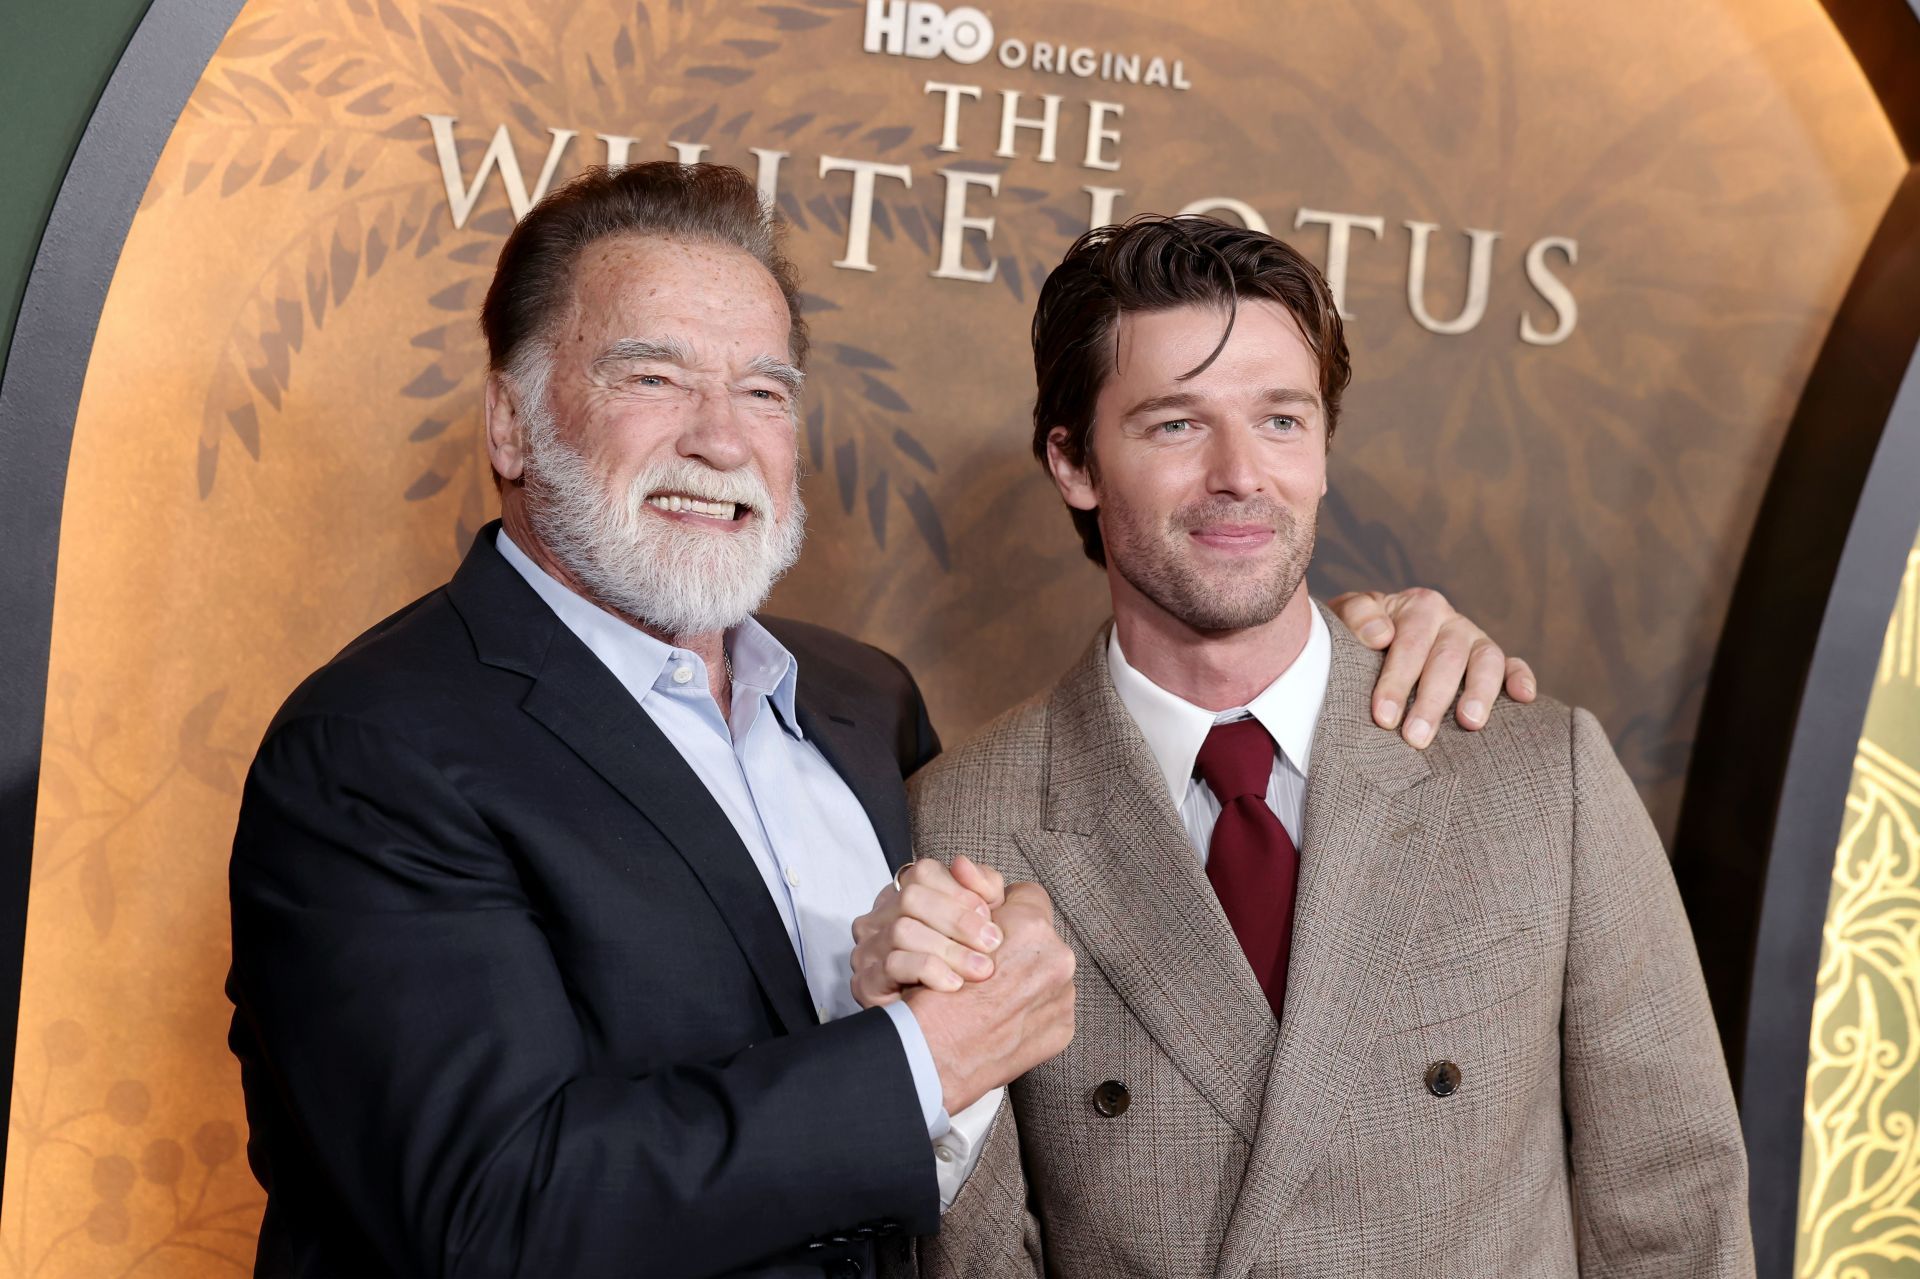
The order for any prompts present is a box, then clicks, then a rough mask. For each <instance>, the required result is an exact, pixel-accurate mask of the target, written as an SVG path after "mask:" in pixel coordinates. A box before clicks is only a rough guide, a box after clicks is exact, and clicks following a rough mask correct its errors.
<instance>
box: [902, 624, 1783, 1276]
mask: <svg viewBox="0 0 1920 1279" xmlns="http://www.w3.org/2000/svg"><path fill="white" fill-rule="evenodd" d="M1329 625H1330V627H1331V630H1332V633H1333V638H1334V647H1333V669H1332V676H1331V680H1330V683H1329V687H1328V690H1327V700H1326V705H1325V708H1324V709H1323V711H1322V713H1321V717H1320V723H1319V726H1318V729H1317V731H1316V733H1315V736H1314V744H1313V753H1312V757H1311V759H1312V763H1311V766H1310V769H1309V778H1308V790H1307V803H1306V819H1305V834H1304V838H1303V839H1302V854H1301V856H1302V862H1301V879H1300V888H1299V898H1298V908H1297V915H1296V920H1295V925H1294V935H1293V951H1292V962H1291V965H1290V967H1289V972H1288V986H1287V996H1286V1008H1285V1021H1284V1024H1281V1025H1278V1026H1276V1025H1275V1022H1274V1018H1273V1015H1272V1013H1271V1012H1270V1011H1269V1009H1268V1006H1267V1003H1266V1000H1265V999H1264V998H1263V997H1262V995H1261V992H1260V988H1259V986H1258V984H1257V983H1256V982H1255V980H1254V977H1253V973H1252V971H1251V970H1250V969H1249V968H1248V966H1247V964H1246V961H1245V960H1244V959H1243V958H1242V956H1241V952H1240V948H1239V945H1238V943H1237V942H1236V940H1235V938H1234V935H1233V932H1232V930H1231V929H1230V928H1229V926H1228V924H1227V921H1226V917H1225V916H1224V915H1223V914H1222V913H1221V911H1220V907H1219V904H1218V902H1217V900H1216V898H1215V896H1214V894H1213V891H1212V888H1211V886H1210V885H1209V884H1208V882H1207V879H1206V874H1205V871H1204V869H1203V867H1202V865H1201V862H1200V860H1199V859H1198V858H1197V857H1196V856H1195V854H1194V850H1193V848H1192V846H1191V844H1189V843H1188V841H1187V838H1186V835H1185V834H1184V832H1183V831H1182V829H1181V826H1180V821H1179V818H1178V816H1177V815H1176V813H1175V811H1174V808H1173V806H1172V804H1171V802H1170V800H1169V798H1168V795H1167V790H1166V785H1165V783H1164V781H1162V779H1161V775H1160V773H1159V772H1158V770H1157V769H1156V767H1155V765H1154V762H1153V758H1152V756H1151V754H1150V753H1149V751H1148V748H1147V744H1146V741H1145V740H1144V739H1143V738H1142V736H1141V735H1140V732H1139V730H1138V728H1137V727H1136V726H1135V725H1134V722H1133V720H1132V718H1131V717H1130V716H1129V715H1128V714H1127V712H1126V711H1125V709H1124V708H1123V707H1122V705H1121V703H1120V701H1119V699H1118V697H1117V696H1116V694H1115V693H1114V689H1113V683H1112V680H1111V678H1110V677H1109V675H1108V670H1107V662H1106V652H1105V642H1106V640H1105V636H1104V634H1103V635H1102V636H1101V637H1100V638H1099V639H1098V640H1097V641H1096V642H1095V643H1094V644H1093V646H1092V647H1091V648H1089V649H1088V650H1087V653H1086V655H1085V657H1083V658H1082V659H1081V660H1080V662H1079V664H1078V665H1077V666H1075V667H1074V669H1073V670H1072V671H1071V672H1069V673H1068V674H1067V676H1066V677H1065V678H1064V679H1063V680H1062V681H1061V682H1060V683H1059V685H1058V686H1057V687H1055V688H1054V690H1053V691H1052V693H1051V694H1050V695H1047V696H1044V697H1042V698H1040V699H1038V700H1035V701H1033V702H1031V703H1029V704H1027V705H1024V706H1021V707H1018V708H1016V709H1015V710H1013V711H1011V712H1009V713H1008V714H1006V715H1005V716H1003V717H1001V718H1000V719H999V720H998V721H996V722H995V723H994V724H993V725H991V726H990V727H989V728H988V729H987V730H986V731H985V732H983V733H982V734H981V735H980V736H979V737H978V738H976V739H975V740H974V741H973V742H971V743H970V744H968V745H967V746H965V747H963V748H961V749H959V750H955V751H953V752H951V753H949V754H947V755H945V756H943V757H941V758H940V759H938V760H936V761H935V762H934V763H933V764H932V765H930V766H929V767H928V768H927V769H926V770H925V771H923V772H922V773H921V774H920V775H919V777H918V778H917V779H916V780H915V784H914V788H913V800H914V804H913V807H914V835H915V843H916V846H917V851H918V852H919V854H920V855H921V856H936V857H940V858H942V859H951V858H953V857H954V856H956V855H958V854H961V853H965V854H967V855H968V856H970V857H973V858H976V859H978V860H980V861H982V862H985V863H988V864H990V865H992V866H994V867H996V868H998V869H999V870H1001V871H1002V872H1003V873H1005V874H1006V875H1007V877H1008V879H1009V880H1015V879H1033V880H1037V881H1039V883H1041V884H1042V885H1043V886H1045V888H1046V889H1047V891H1048V892H1049V893H1050V894H1051V895H1052V897H1053V901H1054V905H1055V907H1056V910H1057V912H1058V915H1059V919H1060V924H1061V933H1062V935H1063V936H1064V937H1065V938H1067V940H1068V941H1069V942H1070V944H1071V945H1072V946H1073V948H1074V950H1075V952H1076V954H1077V956H1078V958H1079V961H1080V963H1079V968H1078V972H1077V975H1076V980H1077V982H1078V988H1079V994H1078V1005H1077V1031H1076V1034H1075V1036H1074V1040H1073V1043H1072V1046H1071V1047H1069V1048H1068V1049H1067V1051H1066V1052H1065V1053H1063V1054H1061V1055H1060V1056H1059V1057H1057V1058H1055V1059H1054V1060H1053V1061H1050V1062H1048V1063H1047V1064H1045V1065H1044V1066H1041V1067H1040V1068H1039V1069H1037V1070H1035V1071H1033V1072H1031V1073H1030V1074H1028V1075H1026V1076H1025V1077H1023V1078H1022V1079H1020V1080H1018V1081H1016V1082H1015V1083H1014V1085H1013V1086H1012V1088H1011V1089H1010V1090H1009V1104H1008V1106H1006V1107H1003V1108H1002V1111H1001V1113H1000V1115H999V1117H998V1119H997V1120H996V1121H995V1125H994V1128H993V1130H992V1133H991V1136H990V1137H989V1139H988V1142H987V1146H986V1149H985V1151H984V1153H983V1155H982V1158H981V1161H980V1163H979V1165H978V1166H977V1167H976V1168H975V1170H974V1172H973V1175H972V1176H971V1178H970V1179H969V1181H968V1183H967V1185H966V1187H965V1189H964V1190H963V1192H962V1193H961V1195H960V1198H959V1199H958V1201H957V1202H956V1203H955V1204H954V1206H953V1209H952V1211H951V1212H949V1213H948V1215H947V1217H946V1219H945V1221H944V1223H943V1224H942V1227H941V1231H940V1234H939V1235H938V1236H937V1237H935V1238H933V1239H931V1240H924V1241H922V1243H921V1247H920V1266H921V1271H922V1273H923V1274H924V1275H928V1276H940V1277H942V1279H944V1277H947V1276H951V1277H953V1279H987V1277H991V1276H1001V1275H1025V1274H1032V1273H1035V1272H1037V1271H1039V1270H1041V1269H1042V1268H1044V1270H1045V1272H1047V1273H1049V1274H1055V1275H1066V1276H1096V1277H1099V1279H1106V1277H1108V1276H1153V1277H1154V1279H1169V1277H1173V1276H1206V1275H1220V1276H1229V1277H1231V1279H1245V1277H1247V1276H1259V1277H1260V1279H1281V1277H1283V1276H1284V1277H1285V1279H1306V1277H1308V1276H1315V1277H1318V1276H1326V1277H1328V1279H1332V1277H1335V1276H1338V1277H1339V1279H1355V1277H1357V1276H1386V1275H1392V1276H1434V1277H1435V1279H1439V1277H1441V1276H1444V1277H1446V1279H1467V1277H1474V1276H1486V1277H1487V1279H1495V1277H1498V1279H1544V1277H1547V1276H1561V1275H1568V1276H1571V1275H1586V1276H1594V1275H1604V1276H1629V1275H1633V1276H1662V1277H1663V1279H1664V1277H1669V1276H1673V1277H1678V1276H1743V1275H1751V1274H1752V1273H1753V1259H1752V1244H1751V1237H1750V1235H1749V1232H1748V1226H1747V1179H1746V1158H1745V1153H1744V1150H1743V1148H1742V1144H1741V1138H1740V1128H1739V1124H1738V1121H1737V1119H1736V1117H1735V1114H1734V1106H1733V1097H1732V1093H1731V1091H1730V1089H1729V1087H1728V1083H1727V1074H1726V1067H1725V1063H1724V1061H1723V1059H1722V1056H1721V1052H1720V1045H1719V1040H1718V1038H1717V1036H1716V1034H1715V1031H1714V1025H1713V1017H1712V1013H1711V1011H1710V1010H1709V1008H1708V1004H1707V996H1706V990H1705V988H1704V986H1703V984H1702V981H1701V977H1700V969H1699V962H1698V960H1697V958H1696V956H1695V953H1694V948H1693V941H1692V936H1691V934H1690V932H1689V930H1688V927H1687V921H1686V917H1685V915H1684V914H1683V913H1682V911H1681V906H1680V901H1679V897H1678V895H1677V894H1676V892H1675V890H1674V884H1673V877H1672V875H1671V873H1670V872H1669V870H1668V865H1667V859H1666V856H1665V854H1664V853H1663V851H1662V849H1661V846H1660V841H1659V838H1658V836H1657V835H1656V834H1655V833H1654V830H1653V827H1652V824H1651V823H1650V822H1649V821H1648V819H1647V815H1646V812H1645V810H1644V809H1643V808H1642V807H1641V804H1640V801H1639V798H1638V797H1637V796H1636V795H1635V793H1634V790H1633V787H1632V785H1631V784H1630V783H1629V782H1628V780H1627V778H1626V775H1625V774H1624V773H1623V772H1622V770H1621V768H1620V765H1619V763H1618V762H1617V761H1616V759H1615V758H1614V755H1613V752H1612V750H1611V748H1610V747H1609V745H1608V743H1607V739H1606V737H1605V735H1604V734H1603V733H1602V731H1601V729H1600V727H1599V725H1598V724H1597V723H1596V722H1595V721H1594V719H1593V717H1592V716H1590V715H1588V714H1587V713H1586V712H1584V711H1577V710H1569V709H1567V708H1566V707H1564V706H1559V705H1555V704H1553V703H1551V702H1546V701H1541V702H1539V703H1536V704H1534V705H1532V706H1519V705H1516V704H1513V703H1508V702H1503V703H1502V704H1501V705H1500V707H1499V709H1498V713H1497V714H1495V715H1494V716H1493V717H1492V722H1491V724H1490V725H1489V726H1488V727H1487V728H1486V729H1484V730H1483V731H1481V732H1479V733H1471V734H1470V733H1465V732H1462V731H1460V730H1458V729H1457V728H1455V727H1453V726H1452V725H1451V724H1449V725H1448V726H1447V727H1446V728H1443V729H1442V730H1441V732H1440V734H1439V736H1438V738H1437V740H1436V741H1435V742H1434V744H1433V745H1432V746H1431V747H1430V748H1429V749H1428V750H1427V751H1426V752H1425V753H1424V754H1423V753H1421V752H1418V751H1415V750H1413V749H1412V748H1411V747H1409V746H1407V745H1405V744H1404V743H1403V742H1402V741H1401V740H1400V739H1399V737H1398V736H1396V735H1395V734H1393V733H1391V732H1387V731H1384V730H1382V729H1380V728H1378V727H1376V726H1375V725H1374V724H1373V722H1372V719H1371V716H1370V714H1369V698H1370V696H1371V692H1372V688H1373V684H1374V680H1375V678H1376V675H1377V673H1378V671H1379V665H1380V659H1379V656H1378V655H1377V654H1374V653H1372V652H1369V651H1368V650H1367V649H1365V648H1364V647H1362V646H1361V645H1360V644H1359V643H1358V642H1357V641H1356V640H1354V639H1353V638H1352V636H1351V635H1349V634H1348V632H1347V631H1346V629H1345V628H1344V627H1342V626H1341V625H1340V624H1339V622H1338V621H1335V620H1333V619H1332V618H1331V617H1329ZM1441 1061H1448V1062H1452V1063H1455V1064H1456V1065H1457V1066H1458V1068H1459V1072H1460V1085H1459V1088H1458V1090H1457V1091H1455V1092H1454V1093H1453V1094H1452V1095H1451V1096H1446V1097H1440V1096H1436V1095H1434V1094H1433V1092H1431V1091H1430V1090H1429V1089H1428V1087H1427V1084H1426V1082H1425V1077H1426V1075H1427V1072H1428V1069H1429V1067H1430V1066H1431V1065H1432V1064H1434V1063H1436V1062H1441ZM1106 1080H1118V1081H1120V1082H1122V1083H1124V1084H1125V1085H1126V1087H1127V1089H1128V1090H1129V1093H1130V1097H1131V1103H1130V1105H1129V1106H1128V1108H1127V1109H1126V1110H1125V1111H1124V1113H1122V1114H1120V1115H1118V1116H1115V1117H1112V1118H1107V1117H1103V1116H1102V1115H1101V1114H1100V1113H1099V1112H1098V1111H1097V1110H1096V1108H1095V1106H1094V1104H1093V1102H1092V1093H1093V1090H1094V1088H1095V1087H1096V1086H1097V1085H1099V1084H1100V1083H1102V1082H1103V1081H1106ZM1030 1206H1031V1211H1029V1208H1030ZM1036 1215H1037V1220H1036Z"/></svg>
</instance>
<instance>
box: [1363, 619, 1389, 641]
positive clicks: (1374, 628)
mask: <svg viewBox="0 0 1920 1279" xmlns="http://www.w3.org/2000/svg"><path fill="white" fill-rule="evenodd" d="M1392 633H1393V628H1392V627H1390V626H1388V625H1387V624H1386V623H1385V622H1382V621H1380V620H1379V619H1377V618H1376V619H1375V620H1373V621H1371V622H1368V623H1367V624H1366V625H1365V626H1362V627H1361V628H1360V638H1361V639H1363V640H1383V639H1385V638H1386V637H1387V636H1388V635H1390V634H1392Z"/></svg>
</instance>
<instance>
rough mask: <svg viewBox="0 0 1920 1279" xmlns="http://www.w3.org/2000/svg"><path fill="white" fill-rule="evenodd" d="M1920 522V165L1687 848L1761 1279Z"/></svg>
mask: <svg viewBox="0 0 1920 1279" xmlns="http://www.w3.org/2000/svg"><path fill="white" fill-rule="evenodd" d="M1901 13H1902V16H1905V9H1904V6H1902V8H1901ZM1916 525H1920V168H1915V169H1913V170H1910V171H1909V172H1908V174H1907V176H1906V178H1905V180H1904V181H1902V183H1901V185H1900V187H1899V189H1898V190H1897V191H1896V192H1895V194H1894V197H1893V201H1892V203H1891V204H1890V205H1889V207H1888V209H1887V212H1886V214H1885V215H1884V217H1883V218H1882V219H1881V223H1880V226H1879V227H1878V228H1877V229H1876V231H1875V233H1874V236H1873V239H1872V241H1871V242H1870V243H1869V244H1868V246H1867V251H1866V253H1865V254H1864V255H1863V257H1862V259H1861V263H1860V267H1859V269H1858V270H1857V271H1856V273H1855V275H1854V278H1853V281H1852V283H1851V284H1850V285H1849V287H1848V289H1847V294H1846V297H1845V298H1844V299H1843V300H1842V302H1841V305H1840V311H1839V313H1838V314H1837V315H1836V316H1835V318H1834V322H1833V327H1832V329H1831V330H1830V331H1829V333H1828V335H1827V339H1826V342H1825V343H1824V344H1823V346H1822V347H1821V351H1820V355H1819V358H1818V359H1817V360H1816V361H1815V363H1814V368H1813V371H1812V373H1811V375H1810V376H1809V377H1808V379H1807V385H1806V387H1805V389H1804V391H1803V392H1802V395H1801V399H1800V403H1799V406H1798V407H1797V408H1796V410H1795V412H1794V417H1793V422H1792V424H1791V425H1790V426H1789V428H1788V431H1787V435H1786V438H1785V439H1784V440H1783V441H1782V443H1781V448H1780V453H1779V456H1778V458H1777V459H1776V461H1775V464H1774V471H1773V477H1772V479H1771V480H1770V481H1769V483H1768V487H1767V493H1766V496H1765V498H1764V499H1763V500H1762V502H1761V507H1760V512H1759V515H1758V518H1757V519H1756V521H1755V525H1754V530H1753V534H1752V536H1751V537H1750V539H1749V540H1748V543H1747V552H1746V556H1745V559H1744V561H1743V563H1742V565H1741V569H1740V575H1739V578H1738V579H1737V581H1736V582H1735V586H1734V593H1733V600H1732V602H1731V604H1730V606H1729V608H1728V611H1727V621H1726V627H1725V630H1724V632H1723V633H1722V635H1721V640H1720V646H1719V650H1718V652H1717V653H1716V654H1715V657H1714V664H1713V675H1712V679H1711V681H1710V682H1709V684H1708V687H1707V696H1706V701H1705V705H1704V707H1703V709H1702V713H1701V721H1700V733H1699V736H1698V738H1697V739H1696V741H1695V743H1694V753H1693V758H1692V761H1691V763H1690V766H1689V769H1688V776H1687V792H1686V798H1685V801H1684V803H1683V805H1682V807H1681V813H1680V825H1679V831H1678V834H1677V837H1676V839H1675V841H1674V874H1675V876H1676V878H1677V879H1678V880H1679V883H1680V890H1681V894H1682V896H1683V897H1684V898H1685V899H1686V902H1687V908H1688V914H1689V916H1690V917H1691V919H1692V921H1693V927H1694V937H1695V940H1696V942H1697V943H1698V945H1699V948H1700V960H1701V966H1702V968H1703V969H1704V971H1705V974H1706V978H1707V986H1708V990H1709V992H1710V993H1711V994H1712V996H1713V1002H1714V1012H1715V1015H1716V1016H1717V1017H1718V1018H1719V1022H1720V1030H1721V1035H1722V1038H1723V1041H1724V1042H1725V1044H1726V1048H1727V1057H1728V1060H1729V1064H1730V1065H1731V1066H1732V1068H1733V1077H1734V1086H1735V1088H1736V1090H1737V1092H1738V1095H1739V1098H1740V1113H1741V1122H1742V1126H1743V1127H1744V1129H1745V1133H1746V1139H1747V1153H1748V1158H1749V1164H1750V1169H1751V1174H1752V1186H1751V1205H1752V1212H1753V1226H1754V1245H1755V1252H1756V1255H1757V1259H1758V1261H1759V1273H1760V1275H1761V1276H1762V1277H1763V1279H1775V1277H1776V1276H1777V1277H1781V1279H1784V1276H1787V1275H1789V1274H1790V1273H1791V1272H1792V1267H1793V1260H1794V1247H1795V1239H1796V1223H1797V1220H1798V1209H1799V1191H1800V1155H1801V1144H1802V1125H1803V1118H1802V1106H1803V1102H1804V1098H1805V1095H1806V1085H1807V1059H1808V1047H1809V1036H1810V1034H1811V1031H1812V1021H1813V1003H1814V993H1815V987H1816V984H1817V980H1818V972H1819V963H1820V946H1821V939H1822V930H1823V928H1824V926H1825V922H1826V915H1827V902H1828V898H1829V895H1830V888H1831V883H1832V878H1833V866H1834V851H1835V848H1836V846H1837V844H1838V840H1839V835H1840V828H1841V823H1842V820H1843V817H1844V815H1845V810H1846V796H1847V791H1848V788H1849V787H1850V785H1851V784H1852V774H1853V759H1854V754H1855V747H1856V744H1857V742H1858V741H1859V737H1860V729H1861V725H1862V724H1863V723H1864V721H1865V719H1866V713H1867V704H1868V701H1869V698H1870V697H1871V694H1872V689H1873V677H1874V672H1875V670H1876V669H1877V668H1878V666H1879V658H1880V647H1881V643H1882V638H1883V636H1884V635H1885V633H1886V626H1887V618H1888V616H1889V615H1890V613H1891V611H1892V608H1893V602H1894V598H1895V596H1896V593H1897V592H1898V590H1899V586H1900V577H1901V570H1902V565H1903V563H1904V560H1905V557H1906V554H1907V551H1908V549H1909V548H1910V547H1911V546H1912V545H1913V538H1914V533H1915V528H1916Z"/></svg>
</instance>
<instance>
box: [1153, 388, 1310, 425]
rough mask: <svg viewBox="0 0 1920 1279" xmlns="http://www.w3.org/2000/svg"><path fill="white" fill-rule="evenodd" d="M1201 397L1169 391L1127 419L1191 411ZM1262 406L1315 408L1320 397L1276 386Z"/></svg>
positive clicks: (1156, 396)
mask: <svg viewBox="0 0 1920 1279" xmlns="http://www.w3.org/2000/svg"><path fill="white" fill-rule="evenodd" d="M1200 402H1201V397H1200V396H1198V395H1195V394H1194V393H1193V392H1191V391H1169V392H1168V393H1166V394H1165V395H1150V396H1148V397H1147V398H1146V399H1144V400H1142V401H1140V402H1139V403H1138V404H1136V405H1134V406H1133V407H1132V408H1130V409H1128V410H1127V412H1126V416H1127V417H1128V418H1136V417H1145V416H1146V415H1148V414H1150V413H1165V412H1167V411H1168V410H1169V409H1191V408H1194V407H1196V406H1197V405H1199V404H1200ZM1260 402H1261V403H1262V404H1302V405H1306V406H1307V407H1309V408H1316V407H1318V406H1319V404H1320V397H1319V395H1317V394H1316V393H1314V392H1312V391H1303V390H1301V389H1300V388H1299V387H1293V386H1276V387H1273V388H1271V389H1269V390H1268V391H1266V392H1265V393H1264V394H1262V395H1261V397H1260Z"/></svg>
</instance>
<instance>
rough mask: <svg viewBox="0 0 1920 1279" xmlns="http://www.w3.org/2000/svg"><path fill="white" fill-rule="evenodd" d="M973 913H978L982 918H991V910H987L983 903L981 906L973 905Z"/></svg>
mask: <svg viewBox="0 0 1920 1279" xmlns="http://www.w3.org/2000/svg"><path fill="white" fill-rule="evenodd" d="M973 913H974V914H976V915H978V916H980V918H982V919H992V918H993V912H992V911H990V910H988V909H987V908H986V907H985V906H984V905H981V906H975V907H974V908H973Z"/></svg>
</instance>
